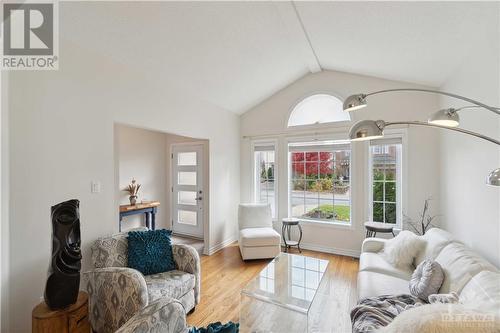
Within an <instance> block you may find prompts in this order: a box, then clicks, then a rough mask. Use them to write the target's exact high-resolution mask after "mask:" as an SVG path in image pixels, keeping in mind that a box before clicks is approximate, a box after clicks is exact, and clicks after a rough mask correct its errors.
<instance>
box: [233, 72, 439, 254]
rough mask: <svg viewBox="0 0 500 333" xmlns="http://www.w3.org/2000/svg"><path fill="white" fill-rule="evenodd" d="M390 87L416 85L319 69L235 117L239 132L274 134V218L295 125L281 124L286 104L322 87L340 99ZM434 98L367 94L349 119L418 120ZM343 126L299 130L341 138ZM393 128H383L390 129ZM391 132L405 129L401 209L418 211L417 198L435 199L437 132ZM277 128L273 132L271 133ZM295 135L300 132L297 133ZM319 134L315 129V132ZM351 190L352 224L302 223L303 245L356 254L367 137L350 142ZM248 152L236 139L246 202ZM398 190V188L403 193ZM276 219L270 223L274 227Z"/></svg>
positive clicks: (283, 212) (363, 215)
mask: <svg viewBox="0 0 500 333" xmlns="http://www.w3.org/2000/svg"><path fill="white" fill-rule="evenodd" d="M396 87H399V88H401V87H417V86H416V85H414V84H409V83H405V82H396V81H388V80H382V79H378V78H374V77H368V76H361V75H354V74H348V73H342V72H333V71H324V72H322V73H317V74H310V75H307V76H305V77H303V78H301V79H300V80H298V81H296V82H295V83H293V84H291V85H290V86H288V87H286V88H285V89H283V90H281V91H279V92H278V93H276V94H275V95H273V96H272V97H270V98H268V99H267V100H266V101H264V102H263V103H261V104H259V105H258V106H256V107H255V108H253V109H252V110H250V111H248V112H246V113H245V114H243V115H242V117H241V134H242V135H243V136H261V137H259V138H262V137H265V136H266V135H271V136H270V138H274V139H277V140H278V149H279V152H278V155H279V157H278V164H279V166H278V169H279V173H278V178H279V180H278V181H279V185H278V186H279V204H278V211H279V219H281V218H283V217H286V216H287V214H288V209H287V205H288V202H287V201H288V193H287V191H288V184H287V181H286V180H287V178H288V175H287V167H286V166H287V142H286V140H287V139H286V138H287V137H290V136H297V135H298V133H297V131H293V130H287V129H286V123H287V120H288V116H289V112H290V111H291V108H292V107H293V106H294V105H295V104H296V103H297V102H298V101H299V100H301V99H302V98H304V97H306V96H308V95H311V94H314V93H318V92H326V93H330V94H333V95H335V96H338V97H339V98H341V99H344V98H346V97H347V96H349V95H351V94H353V93H359V92H370V91H376V90H380V89H388V88H396ZM437 107H438V98H437V97H436V96H434V95H425V94H412V93H394V94H386V95H380V96H373V97H372V98H370V99H369V107H367V108H365V109H362V110H360V111H358V112H355V113H352V114H351V117H352V118H353V121H355V120H361V119H383V120H386V121H392V120H423V121H425V119H426V117H427V114H428V112H431V111H433V110H436V109H437ZM348 130H349V126H347V127H346V126H345V125H343V126H342V127H334V126H326V127H324V126H323V127H321V128H320V129H316V130H308V131H306V132H307V134H306V133H304V135H306V136H311V135H313V136H314V133H327V134H326V136H327V137H330V138H338V139H347V133H348ZM390 131H393V130H389V129H388V130H387V132H390ZM395 131H396V132H406V139H407V140H406V141H407V142H408V146H407V147H406V151H407V155H408V156H407V160H406V166H403V169H404V170H406V171H407V174H406V177H405V178H407V180H408V181H407V184H406V185H407V186H406V189H405V190H404V191H403V192H405V191H406V193H407V196H406V201H405V202H404V204H403V205H404V207H403V212H404V213H405V214H407V215H409V216H412V217H418V213H419V212H420V210H421V207H422V204H423V201H424V200H425V199H426V198H427V197H432V198H433V199H434V200H433V202H432V205H433V206H432V207H431V211H432V212H434V211H435V210H436V209H437V207H438V205H439V186H438V175H437V173H436V171H437V170H438V169H439V168H438V149H437V148H438V145H437V144H436V141H437V139H438V133H437V131H436V130H433V129H429V128H417V127H411V128H400V129H396V130H395ZM275 133H282V134H281V135H278V136H273V135H272V134H275ZM300 134H301V135H302V134H303V133H300ZM318 136H319V134H318ZM352 147H353V148H352V149H353V152H352V158H351V159H352V161H351V162H352V164H351V165H352V166H351V168H352V184H351V187H352V192H351V202H352V211H351V217H352V222H353V228H351V229H349V228H345V227H332V226H320V225H313V224H306V223H304V224H303V228H304V238H303V243H304V245H305V246H306V247H309V248H313V249H318V250H323V251H329V252H335V253H340V254H347V255H359V251H360V246H361V242H362V240H363V238H364V227H363V223H364V222H365V221H366V220H367V219H368V214H367V211H366V207H367V205H368V203H367V199H368V198H367V193H368V189H367V187H366V184H367V181H368V179H367V164H368V161H367V159H366V157H367V143H355V144H353V146H352ZM251 159H252V155H251V140H250V139H242V141H241V200H242V201H246V202H251V201H252V200H253V198H252V196H251V193H252V176H251V175H252V160H251ZM403 195H404V194H403ZM278 225H279V223H276V224H275V226H276V227H277V226H278Z"/></svg>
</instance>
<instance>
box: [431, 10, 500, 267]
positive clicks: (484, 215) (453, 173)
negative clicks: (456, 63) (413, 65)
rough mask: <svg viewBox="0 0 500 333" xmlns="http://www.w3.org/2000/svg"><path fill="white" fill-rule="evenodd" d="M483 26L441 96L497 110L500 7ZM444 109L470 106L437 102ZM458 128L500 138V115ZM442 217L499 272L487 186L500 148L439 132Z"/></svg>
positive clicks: (469, 113)
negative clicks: (461, 98) (450, 95)
mask: <svg viewBox="0 0 500 333" xmlns="http://www.w3.org/2000/svg"><path fill="white" fill-rule="evenodd" d="M491 5H492V6H496V10H491V11H490V12H489V13H485V15H484V16H483V17H481V20H482V22H483V23H487V24H489V26H490V28H491V29H490V30H489V31H490V34H489V35H488V34H485V35H481V36H477V39H478V40H477V41H476V42H477V43H478V44H479V47H478V48H477V51H476V52H475V53H473V54H471V56H470V57H469V58H468V59H467V60H466V61H465V62H464V63H463V64H462V65H461V66H460V67H459V68H457V69H456V71H455V72H454V73H453V74H452V75H451V76H450V77H449V78H448V80H447V81H446V83H445V84H444V85H443V86H442V87H441V90H442V91H447V92H452V93H456V94H460V95H464V96H467V97H469V98H472V99H476V100H478V101H481V102H483V103H486V104H489V105H492V106H500V51H499V44H500V24H499V15H500V5H499V4H498V3H496V4H491ZM440 102H441V106H442V107H443V108H448V107H452V106H454V107H458V106H464V105H468V103H466V102H461V101H459V100H456V99H448V98H442V99H441V101H440ZM460 118H461V121H460V127H462V128H465V129H468V130H472V131H475V132H479V133H482V134H485V135H488V136H491V137H493V138H496V139H497V140H498V139H499V138H500V120H499V117H498V115H495V114H494V113H492V112H489V111H487V110H484V109H472V110H464V111H463V112H461V113H460ZM441 158H442V161H441V173H440V174H441V177H440V179H441V182H440V185H441V193H442V199H441V211H440V213H441V214H442V215H443V223H444V226H445V228H446V229H447V230H449V231H450V232H452V233H453V234H454V235H456V237H457V238H458V239H460V240H461V241H463V242H464V243H466V244H467V245H469V246H470V247H472V248H473V249H476V250H477V251H478V252H480V253H481V254H482V255H484V256H485V257H486V258H487V259H489V260H490V261H491V262H492V263H493V264H495V265H496V266H497V267H498V266H500V190H499V189H498V188H495V187H489V186H486V185H485V179H486V176H487V175H488V174H489V172H491V171H492V170H493V169H496V168H498V167H500V147H498V146H495V145H493V144H491V143H489V142H486V141H483V140H479V139H476V138H473V137H470V136H465V135H463V134H460V133H454V132H444V131H443V132H441Z"/></svg>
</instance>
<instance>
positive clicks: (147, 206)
mask: <svg viewBox="0 0 500 333" xmlns="http://www.w3.org/2000/svg"><path fill="white" fill-rule="evenodd" d="M159 205H160V202H159V201H149V202H141V203H138V204H135V205H121V206H120V222H119V225H118V230H119V231H120V232H121V231H122V220H123V217H125V216H130V215H137V214H144V215H145V217H146V227H148V228H149V229H151V230H155V222H156V212H157V211H158V206H159Z"/></svg>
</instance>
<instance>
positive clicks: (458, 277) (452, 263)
mask: <svg viewBox="0 0 500 333" xmlns="http://www.w3.org/2000/svg"><path fill="white" fill-rule="evenodd" d="M436 261H437V262H438V263H439V264H440V265H441V267H442V268H443V270H444V281H443V285H442V286H441V289H439V293H441V294H448V293H450V292H452V291H454V292H456V293H460V291H461V290H462V288H463V287H464V286H465V285H466V284H467V283H468V282H469V281H470V280H471V279H472V278H473V277H474V276H475V275H476V274H477V273H479V272H481V271H483V270H487V271H492V272H496V271H497V269H496V268H495V266H493V265H492V264H490V263H489V262H488V261H486V260H485V259H483V258H481V257H480V256H479V255H477V254H476V253H475V252H473V251H472V250H470V249H469V248H467V247H466V246H465V245H463V244H462V243H459V242H452V243H450V244H448V245H447V246H446V247H445V248H444V249H443V250H442V251H441V252H440V253H439V255H438V256H437V257H436Z"/></svg>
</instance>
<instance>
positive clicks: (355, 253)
mask: <svg viewBox="0 0 500 333" xmlns="http://www.w3.org/2000/svg"><path fill="white" fill-rule="evenodd" d="M294 248H295V247H294ZM300 248H301V249H304V250H311V251H317V252H325V253H331V254H338V255H341V256H348V257H354V258H359V256H360V254H361V251H359V250H352V249H339V248H335V247H326V246H319V245H315V244H307V243H301V244H300Z"/></svg>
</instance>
